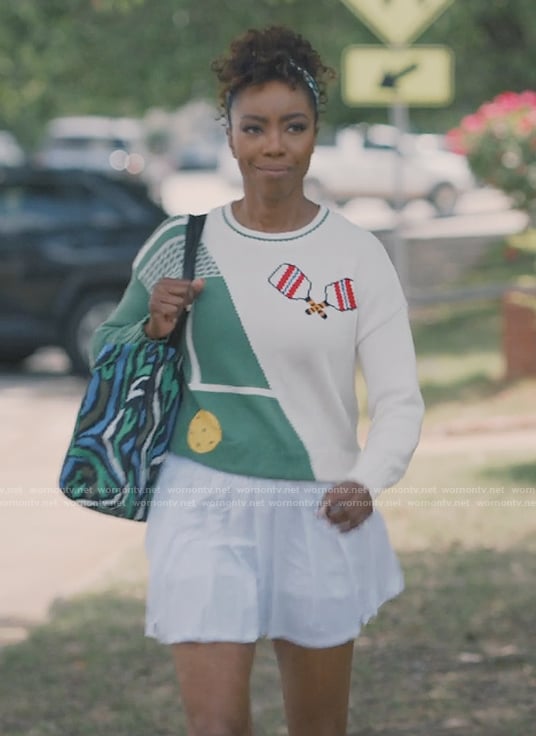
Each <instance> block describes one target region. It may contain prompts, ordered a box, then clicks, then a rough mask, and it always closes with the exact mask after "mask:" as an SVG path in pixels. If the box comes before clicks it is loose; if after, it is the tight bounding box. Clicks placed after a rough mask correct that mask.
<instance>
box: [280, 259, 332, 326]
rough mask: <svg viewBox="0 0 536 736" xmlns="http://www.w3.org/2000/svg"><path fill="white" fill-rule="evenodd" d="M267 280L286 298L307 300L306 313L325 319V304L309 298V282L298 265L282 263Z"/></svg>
mask: <svg viewBox="0 0 536 736" xmlns="http://www.w3.org/2000/svg"><path fill="white" fill-rule="evenodd" d="M268 281H269V282H270V283H271V284H272V286H275V288H276V289H277V290H278V291H279V293H280V294H283V296H286V297H287V299H300V300H301V301H305V302H307V303H308V304H309V307H308V309H306V310H305V313H306V314H318V315H319V316H320V317H322V319H326V317H327V314H326V313H325V312H324V309H323V307H324V306H325V305H324V304H317V303H316V302H314V301H313V300H312V299H311V297H310V293H311V282H310V281H309V279H308V278H307V276H306V275H305V274H304V273H303V271H302V270H301V269H299V268H298V266H294V265H293V264H292V263H282V264H281V265H280V266H278V267H277V268H276V269H275V271H274V272H273V274H272V275H271V276H270V277H269V278H268Z"/></svg>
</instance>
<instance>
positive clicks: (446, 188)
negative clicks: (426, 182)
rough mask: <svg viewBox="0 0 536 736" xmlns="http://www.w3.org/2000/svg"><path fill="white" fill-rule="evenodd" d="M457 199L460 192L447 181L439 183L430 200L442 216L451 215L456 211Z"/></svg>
mask: <svg viewBox="0 0 536 736" xmlns="http://www.w3.org/2000/svg"><path fill="white" fill-rule="evenodd" d="M457 200H458V192H457V191H456V189H455V188H454V187H453V186H452V184H448V183H447V182H444V183H442V184H438V185H437V186H436V187H435V189H434V190H433V192H432V194H431V195H430V202H431V203H432V204H433V205H434V207H435V209H436V212H437V214H438V215H439V216H440V217H450V215H452V214H453V213H454V207H455V206H456V202H457Z"/></svg>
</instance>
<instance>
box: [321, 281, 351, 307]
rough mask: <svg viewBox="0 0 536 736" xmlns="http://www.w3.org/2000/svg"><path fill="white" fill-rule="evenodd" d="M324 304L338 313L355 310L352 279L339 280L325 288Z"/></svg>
mask: <svg viewBox="0 0 536 736" xmlns="http://www.w3.org/2000/svg"><path fill="white" fill-rule="evenodd" d="M324 303H325V304H326V305H329V306H330V307H335V309H338V310H339V312H347V311H348V310H349V309H356V308H357V299H356V297H355V291H354V282H353V281H352V279H339V281H334V282H333V283H332V284H328V285H327V286H326V291H325V295H324Z"/></svg>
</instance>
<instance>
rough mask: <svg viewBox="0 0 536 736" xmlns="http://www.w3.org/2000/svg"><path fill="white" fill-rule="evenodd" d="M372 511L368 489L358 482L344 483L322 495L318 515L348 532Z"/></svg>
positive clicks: (340, 529) (342, 530)
mask: <svg viewBox="0 0 536 736" xmlns="http://www.w3.org/2000/svg"><path fill="white" fill-rule="evenodd" d="M372 511H373V503H372V498H371V496H370V493H369V492H368V490H367V489H366V488H365V487H364V486H362V485H360V484H359V483H344V484H341V485H339V486H335V488H331V489H330V490H329V491H327V493H326V494H325V495H324V498H323V499H322V502H321V504H320V508H319V510H318V516H319V517H321V518H324V519H326V520H327V521H328V522H329V523H330V524H333V525H335V526H336V527H337V528H338V529H339V531H341V532H348V531H350V530H351V529H355V528H356V527H357V526H359V525H360V524H362V523H363V522H364V521H365V519H368V517H369V516H370V515H371V513H372Z"/></svg>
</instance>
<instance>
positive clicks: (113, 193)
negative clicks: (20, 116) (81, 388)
mask: <svg viewBox="0 0 536 736" xmlns="http://www.w3.org/2000/svg"><path fill="white" fill-rule="evenodd" d="M165 217H166V213H165V212H164V211H163V210H162V209H161V208H160V207H159V206H158V205H156V204H155V203H154V202H153V201H152V200H151V199H149V197H148V195H147V193H146V190H145V189H144V188H143V187H142V186H141V185H139V184H134V183H132V182H127V181H123V180H118V179H112V178H108V177H106V176H104V175H100V174H94V173H91V172H86V171H52V170H46V169H5V170H0V363H11V364H15V363H18V362H20V361H22V360H23V359H24V358H26V357H28V356H29V355H31V354H32V353H33V352H34V351H35V350H36V349H37V348H39V347H42V346H45V345H55V346H61V347H63V348H65V350H66V351H67V354H68V355H69V357H70V359H71V363H72V367H73V371H74V372H76V373H86V372H87V369H88V360H87V353H88V345H89V341H90V337H91V334H92V333H93V331H94V329H95V327H96V326H97V325H98V324H100V322H102V321H103V320H104V319H105V318H106V316H107V315H108V314H109V313H110V311H111V310H112V309H113V307H114V306H115V305H116V304H117V302H118V300H119V298H120V296H121V294H122V292H123V290H124V288H125V286H126V284H127V283H128V280H129V278H130V269H131V264H132V260H133V258H134V256H135V254H136V252H137V251H138V250H139V248H140V247H141V246H142V244H143V242H144V241H145V240H146V238H147V237H148V236H149V234H150V233H151V232H152V231H153V230H154V229H155V227H156V226H157V225H158V224H159V223H161V222H162V220H164V219H165Z"/></svg>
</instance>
